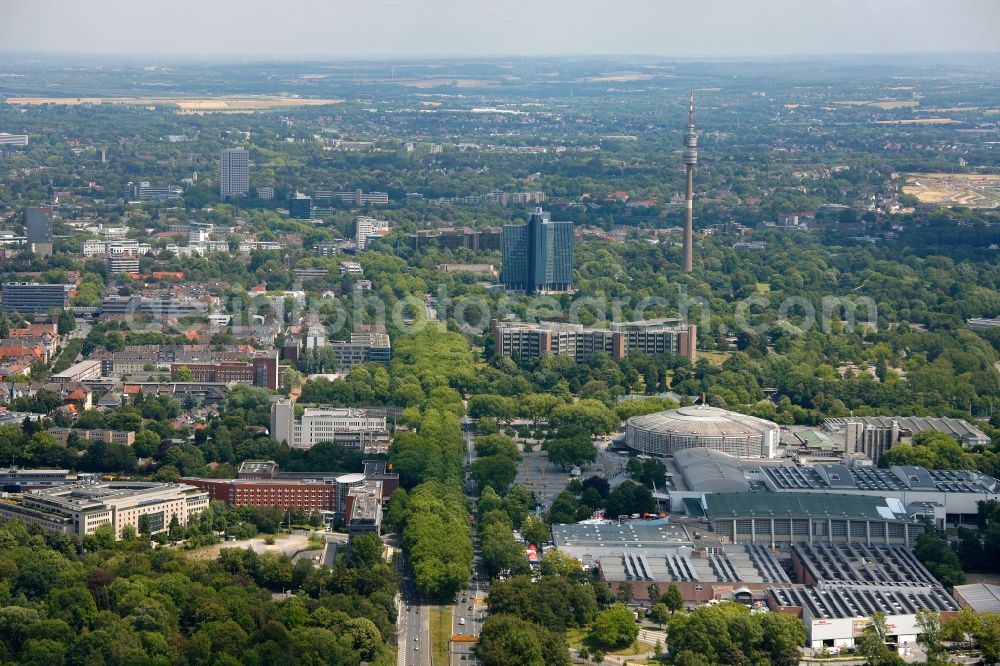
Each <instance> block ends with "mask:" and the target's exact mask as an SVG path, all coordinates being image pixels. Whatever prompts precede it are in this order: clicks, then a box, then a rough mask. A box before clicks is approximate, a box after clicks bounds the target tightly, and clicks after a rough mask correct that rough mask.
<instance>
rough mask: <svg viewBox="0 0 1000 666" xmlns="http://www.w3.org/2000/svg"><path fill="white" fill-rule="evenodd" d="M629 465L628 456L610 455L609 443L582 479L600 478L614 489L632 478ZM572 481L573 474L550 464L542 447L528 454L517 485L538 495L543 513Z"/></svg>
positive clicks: (601, 444) (601, 446) (600, 446)
mask: <svg viewBox="0 0 1000 666" xmlns="http://www.w3.org/2000/svg"><path fill="white" fill-rule="evenodd" d="M626 462H628V456H626V455H624V454H618V453H609V452H608V451H607V449H606V444H605V443H604V442H599V443H598V447H597V460H596V461H595V462H594V463H593V464H591V465H588V466H587V467H585V468H583V469H582V470H581V474H580V478H581V479H585V478H587V477H588V476H594V475H599V476H603V477H605V478H607V479H608V481H610V482H611V485H612V486H615V485H618V484H619V483H621V482H622V481H624V480H626V479H627V478H628V475H627V474H626V473H625V464H626ZM571 478H572V477H571V476H570V473H569V471H567V470H565V469H563V468H562V467H560V466H558V465H553V464H550V463H549V459H548V457H547V456H546V455H545V452H544V451H540V450H539V449H538V447H536V448H535V450H534V451H532V452H530V453H524V454H523V457H522V459H521V462H520V463H518V466H517V479H516V482H517V483H520V484H521V485H523V486H524V487H525V488H527V489H528V490H530V491H532V492H533V493H535V498H536V499H537V500H538V503H539V504H540V505H541V509H542V510H543V511H545V510H548V508H549V507H550V506H551V505H552V500H554V499H555V498H556V496H557V495H558V494H559V493H561V492H562V491H563V489H564V488H566V486H567V485H568V484H569V482H570V479H571Z"/></svg>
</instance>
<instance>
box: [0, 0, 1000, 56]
mask: <svg viewBox="0 0 1000 666" xmlns="http://www.w3.org/2000/svg"><path fill="white" fill-rule="evenodd" d="M0 9H2V12H0V16H2V20H0V51H6V52H46V53H74V54H130V55H171V56H227V57H228V56H233V57H241V56H264V57H271V56H277V57H287V58H295V57H308V56H328V57H339V58H377V57H434V56H495V55H522V56H533V55H626V56H627V55H637V56H638V55H643V56H646V55H651V56H673V57H678V56H696V57H705V56H781V55H835V54H878V53H940V52H954V51H989V52H998V51H1000V33H998V31H997V28H998V27H1000V1H998V0H686V1H685V2H679V1H677V0H155V1H151V0H2V1H0Z"/></svg>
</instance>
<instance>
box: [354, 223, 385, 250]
mask: <svg viewBox="0 0 1000 666" xmlns="http://www.w3.org/2000/svg"><path fill="white" fill-rule="evenodd" d="M387 233H389V223H388V222H387V221H386V220H376V219H375V218H374V217H367V216H365V215H362V216H360V217H358V219H357V226H356V231H355V234H354V245H355V247H357V248H358V249H359V250H363V249H365V247H366V246H367V245H368V241H369V240H372V239H375V238H381V237H382V236H385V235H386V234H387Z"/></svg>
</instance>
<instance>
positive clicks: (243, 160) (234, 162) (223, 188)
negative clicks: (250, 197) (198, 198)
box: [219, 148, 250, 199]
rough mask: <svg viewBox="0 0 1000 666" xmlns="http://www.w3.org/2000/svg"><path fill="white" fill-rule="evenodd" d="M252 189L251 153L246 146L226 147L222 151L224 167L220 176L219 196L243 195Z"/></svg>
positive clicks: (223, 197) (227, 197) (225, 197)
mask: <svg viewBox="0 0 1000 666" xmlns="http://www.w3.org/2000/svg"><path fill="white" fill-rule="evenodd" d="M249 191H250V153H248V152H247V151H246V149H244V148H226V149H225V150H223V151H222V169H221V171H220V176H219V197H221V198H222V199H230V198H232V197H242V196H244V195H246V193H247V192H249Z"/></svg>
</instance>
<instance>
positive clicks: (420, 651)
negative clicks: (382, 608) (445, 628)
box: [396, 551, 431, 666]
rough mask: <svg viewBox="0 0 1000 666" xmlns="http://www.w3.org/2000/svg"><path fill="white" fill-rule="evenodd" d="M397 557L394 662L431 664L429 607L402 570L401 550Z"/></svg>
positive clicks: (412, 665)
mask: <svg viewBox="0 0 1000 666" xmlns="http://www.w3.org/2000/svg"><path fill="white" fill-rule="evenodd" d="M397 552H399V559H398V560H396V561H397V564H398V566H399V569H400V573H401V574H402V575H403V581H402V582H401V583H400V585H399V596H398V597H397V598H396V607H397V608H398V615H397V619H396V633H397V637H398V642H397V647H396V651H397V659H396V663H397V666H431V628H430V610H429V607H428V606H426V605H424V604H423V603H422V599H421V598H420V593H419V592H417V588H416V586H414V584H413V579H412V578H410V577H409V576H407V575H406V573H405V571H403V553H402V551H397Z"/></svg>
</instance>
